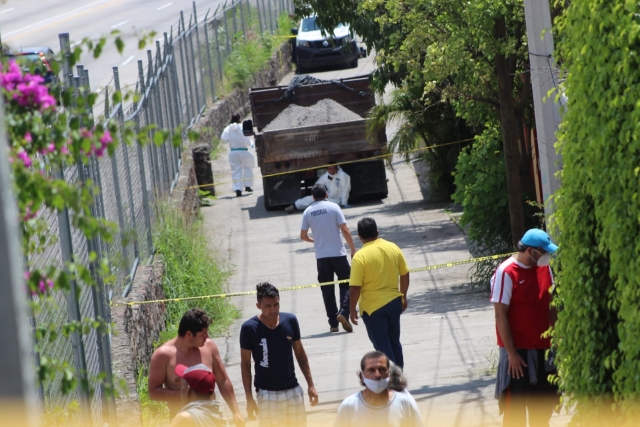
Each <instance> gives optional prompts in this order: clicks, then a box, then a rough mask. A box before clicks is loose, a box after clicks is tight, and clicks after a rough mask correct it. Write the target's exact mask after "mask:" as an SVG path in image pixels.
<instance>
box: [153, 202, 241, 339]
mask: <svg viewBox="0 0 640 427" xmlns="http://www.w3.org/2000/svg"><path fill="white" fill-rule="evenodd" d="M154 243H155V247H156V248H157V251H158V252H159V253H160V254H162V256H163V257H164V263H165V268H166V273H165V281H164V293H165V296H166V298H185V297H193V296H201V295H211V294H219V293H224V292H225V289H224V284H225V281H226V279H227V277H228V273H227V272H225V271H223V270H222V269H221V268H220V267H219V265H218V261H217V260H216V258H215V256H214V255H213V254H212V252H211V250H210V249H209V246H208V241H207V237H206V233H205V231H204V228H203V226H202V221H200V220H195V221H192V222H187V221H185V220H184V217H183V215H182V213H181V212H179V211H177V210H176V209H175V208H172V207H170V206H168V205H161V206H160V207H159V208H158V220H157V223H156V227H155V231H154ZM195 307H197V308H200V309H202V310H204V311H206V312H207V314H208V315H209V317H211V319H212V320H213V324H212V325H211V327H210V328H209V333H210V334H211V335H213V336H216V335H218V336H219V335H221V334H223V333H224V332H226V331H227V329H228V328H229V325H231V323H232V322H233V320H234V319H237V318H238V316H239V313H238V310H237V309H236V308H235V307H234V306H233V305H232V304H231V303H230V302H229V301H228V300H226V299H202V300H192V301H179V302H172V303H168V304H167V312H166V314H165V320H166V322H167V328H166V334H168V335H167V336H169V337H174V336H176V334H177V330H178V323H179V322H180V319H181V318H182V315H183V314H184V313H185V312H186V311H187V310H189V309H191V308H195Z"/></svg>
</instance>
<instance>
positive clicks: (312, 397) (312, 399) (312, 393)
mask: <svg viewBox="0 0 640 427" xmlns="http://www.w3.org/2000/svg"><path fill="white" fill-rule="evenodd" d="M308 393H309V403H310V404H311V406H316V405H317V404H318V392H317V391H316V388H315V387H314V386H311V387H309V390H308Z"/></svg>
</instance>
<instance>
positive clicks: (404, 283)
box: [400, 273, 409, 311]
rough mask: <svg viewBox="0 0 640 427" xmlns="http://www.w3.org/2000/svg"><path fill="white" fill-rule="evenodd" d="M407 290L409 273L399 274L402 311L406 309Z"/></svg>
mask: <svg viewBox="0 0 640 427" xmlns="http://www.w3.org/2000/svg"><path fill="white" fill-rule="evenodd" d="M408 291H409V273H407V274H403V275H402V276H400V292H401V293H402V311H405V310H406V309H407V292H408Z"/></svg>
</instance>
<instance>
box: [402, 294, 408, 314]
mask: <svg viewBox="0 0 640 427" xmlns="http://www.w3.org/2000/svg"><path fill="white" fill-rule="evenodd" d="M407 307H408V303H407V296H406V295H403V296H402V311H403V312H404V311H405V310H406V309H407Z"/></svg>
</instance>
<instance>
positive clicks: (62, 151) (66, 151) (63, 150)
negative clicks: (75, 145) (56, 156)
mask: <svg viewBox="0 0 640 427" xmlns="http://www.w3.org/2000/svg"><path fill="white" fill-rule="evenodd" d="M60 152H61V153H62V154H69V148H67V146H66V145H63V146H62V148H60Z"/></svg>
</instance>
